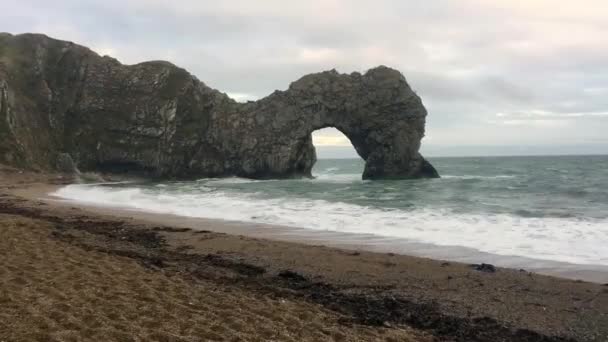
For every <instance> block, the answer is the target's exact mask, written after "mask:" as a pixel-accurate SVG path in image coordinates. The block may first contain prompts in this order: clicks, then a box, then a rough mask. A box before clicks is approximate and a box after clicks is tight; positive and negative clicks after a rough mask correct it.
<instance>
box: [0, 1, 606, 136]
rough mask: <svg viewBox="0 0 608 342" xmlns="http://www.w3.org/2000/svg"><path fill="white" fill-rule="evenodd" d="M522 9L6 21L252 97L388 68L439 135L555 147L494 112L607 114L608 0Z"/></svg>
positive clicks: (16, 13) (118, 11)
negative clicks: (179, 70) (323, 75)
mask: <svg viewBox="0 0 608 342" xmlns="http://www.w3.org/2000/svg"><path fill="white" fill-rule="evenodd" d="M512 4H513V3H512V2H511V1H506V0H495V1H492V2H487V1H481V0H459V1H448V0H439V1H433V2H419V1H416V2H413V1H407V2H405V1H398V0H374V1H365V0H354V1H345V0H330V1H326V0H310V1H306V2H284V1H279V0H268V1H264V2H252V1H246V0H240V1H238V0H237V1H229V2H228V1H227V2H223V1H195V0H182V1H179V0H174V1H171V2H167V1H161V0H106V1H83V0H79V1H77V0H63V1H54V2H48V1H42V0H21V1H19V2H15V3H13V4H11V5H10V9H9V10H5V11H3V12H2V14H0V20H2V23H3V29H5V30H7V31H10V32H13V33H19V32H26V31H44V33H47V34H49V35H51V36H55V37H57V38H61V39H67V40H73V41H75V42H77V43H81V44H84V45H89V46H91V47H92V48H93V49H96V50H97V51H98V52H102V53H111V54H113V55H115V56H116V57H118V58H119V59H120V60H121V61H122V62H125V63H137V62H140V61H143V60H148V59H169V60H170V61H172V62H174V63H176V64H178V65H180V66H182V67H185V68H186V69H188V70H189V71H191V72H192V73H193V74H195V75H196V76H197V77H198V78H200V79H201V80H202V81H204V82H206V83H207V84H209V85H210V86H213V87H215V88H218V89H220V90H222V91H225V92H230V93H239V94H246V95H252V96H255V97H262V96H265V95H268V94H270V93H271V92H272V91H273V90H275V89H285V88H287V86H288V85H289V83H290V82H292V81H294V80H296V79H297V78H299V77H301V76H302V75H304V74H306V73H310V72H317V71H321V70H328V69H332V68H336V69H338V70H339V71H341V72H351V71H365V70H366V69H368V68H370V67H373V66H376V65H378V64H386V65H389V66H392V67H395V68H398V69H400V70H401V71H403V72H404V74H405V76H406V77H407V79H408V81H409V82H410V84H411V86H412V87H413V88H414V89H415V90H416V91H417V92H418V93H419V94H420V95H421V96H422V98H423V101H424V103H425V104H426V105H427V107H428V109H429V112H430V116H429V118H428V127H427V133H428V135H429V137H431V139H429V142H430V140H432V139H435V141H440V142H441V143H442V144H448V145H449V144H452V145H458V144H463V143H467V144H471V143H477V144H490V145H492V144H498V143H501V144H518V143H520V141H521V140H522V139H523V140H526V139H528V140H530V141H533V142H536V143H557V142H559V141H560V139H563V136H560V135H559V134H553V133H552V132H549V131H548V130H547V129H546V127H542V125H536V126H534V125H531V126H530V127H528V128H526V129H525V130H523V131H522V129H521V127H518V129H519V131H515V130H513V128H512V127H509V128H507V129H505V127H503V126H504V125H502V126H501V124H500V123H499V122H496V114H497V113H518V112H525V111H530V110H536V111H547V112H551V113H555V115H556V116H557V115H560V114H567V113H599V112H606V111H608V99H607V97H606V94H605V93H602V92H601V91H589V90H588V89H603V88H604V89H605V88H607V87H608V84H607V83H608V81H607V80H608V46H607V45H606V44H603V39H602V38H603V37H606V36H608V25H607V24H606V21H605V20H603V18H605V17H607V16H608V6H606V5H605V2H604V1H599V0H589V3H587V6H586V7H581V6H577V5H576V4H563V6H566V7H567V8H564V9H563V10H562V11H559V13H558V11H553V9H554V8H553V6H552V3H551V2H550V1H546V0H543V1H538V2H536V1H535V2H526V3H525V4H522V5H521V6H515V5H512ZM539 6H544V7H539ZM594 6H595V7H594ZM556 120H557V119H556ZM578 120H582V121H584V123H581V122H579V121H577V119H576V118H575V117H570V118H569V120H567V121H564V124H565V125H566V126H564V128H563V129H567V130H568V131H571V132H573V133H572V136H576V139H574V140H581V139H582V137H583V136H587V138H588V139H599V138H601V137H602V136H603V134H604V133H603V132H600V131H599V130H598V129H596V128H595V127H603V128H605V127H606V126H608V118H606V117H605V116H600V115H596V116H593V115H585V118H584V119H581V118H580V117H579V118H578ZM505 132H509V134H505ZM518 132H520V133H518ZM471 139H473V141H471ZM475 139H476V140H475Z"/></svg>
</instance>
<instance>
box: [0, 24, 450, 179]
mask: <svg viewBox="0 0 608 342" xmlns="http://www.w3.org/2000/svg"><path fill="white" fill-rule="evenodd" d="M426 115H427V112H426V110H425V108H424V106H423V105H422V102H421V100H420V98H419V97H418V96H417V95H416V94H415V93H414V92H413V91H412V90H411V88H410V87H409V85H408V84H407V82H406V80H405V78H404V77H403V75H401V73H399V72H398V71H396V70H393V69H390V68H387V67H378V68H374V69H371V70H369V71H368V72H366V73H365V74H360V73H352V74H348V75H347V74H339V73H338V72H336V71H335V70H332V71H326V72H321V73H317V74H311V75H307V76H304V77H302V78H301V79H299V80H297V81H296V82H294V83H292V84H291V85H290V86H289V88H288V89H287V90H285V91H275V92H274V93H273V94H271V95H269V96H267V97H265V98H263V99H260V100H259V101H255V102H248V103H237V102H236V101H234V100H232V99H231V98H230V97H228V96H227V95H226V94H223V93H221V92H219V91H217V90H215V89H212V88H210V87H208V86H207V85H205V84H204V83H203V82H201V81H199V80H198V79H197V78H196V77H194V76H193V75H191V74H190V73H188V72H187V71H186V70H184V69H182V68H179V67H177V66H175V65H173V64H171V63H169V62H164V61H153V62H144V63H139V64H135V65H123V64H121V63H120V62H118V61H117V60H116V59H113V58H111V57H108V56H103V57H101V56H99V55H97V54H96V53H95V52H93V51H91V50H90V49H88V48H86V47H83V46H80V45H77V44H74V43H72V42H67V41H61V40H56V39H52V38H49V37H47V36H45V35H40V34H22V35H16V36H13V35H11V34H6V33H0V163H6V164H11V165H17V166H21V167H28V168H34V169H54V168H56V165H58V163H57V162H56V161H57V160H58V158H66V157H70V158H72V160H73V161H74V162H75V164H76V165H77V167H78V168H79V169H80V170H82V171H96V170H103V171H106V172H122V171H129V172H138V173H142V174H143V175H149V176H154V177H162V178H182V179H183V178H201V177H219V176H234V175H236V176H243V177H252V178H285V177H299V176H310V172H311V169H312V167H313V165H314V163H315V161H316V154H315V149H314V146H313V144H312V137H311V133H312V132H313V131H314V130H317V129H321V128H325V127H335V128H337V129H338V130H340V131H341V132H342V133H344V134H345V135H346V136H347V137H348V138H349V139H350V140H351V142H352V144H353V146H354V147H355V149H356V150H357V153H358V154H359V155H360V156H361V157H362V158H363V159H364V160H365V170H364V172H363V178H367V179H379V178H418V177H437V176H438V175H437V172H436V171H435V169H434V168H433V167H432V166H431V165H430V164H429V163H428V162H427V161H426V160H425V159H424V158H423V157H422V156H421V155H420V153H419V152H418V150H419V148H420V141H421V139H422V138H423V136H424V125H425V118H426Z"/></svg>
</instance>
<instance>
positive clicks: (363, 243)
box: [16, 186, 608, 284]
mask: <svg viewBox="0 0 608 342" xmlns="http://www.w3.org/2000/svg"><path fill="white" fill-rule="evenodd" d="M59 188H60V186H56V187H48V186H41V187H39V188H36V187H33V188H28V189H27V190H24V191H18V192H16V193H17V194H19V195H21V196H23V197H25V198H27V199H30V200H34V201H36V200H41V201H44V202H46V203H48V204H52V205H56V206H60V207H73V206H77V207H80V208H82V209H85V210H86V211H88V212H91V213H95V214H102V215H109V216H117V217H121V218H124V219H136V220H140V221H142V222H148V223H162V224H164V225H168V226H176V227H181V228H191V229H195V230H196V229H197V227H200V226H203V227H204V228H203V229H206V230H211V231H214V232H217V233H227V234H232V235H243V236H247V237H254V238H262V239H269V240H275V241H285V242H295V243H302V244H307V245H324V246H327V247H332V248H340V249H347V250H361V251H368V252H376V253H394V254H399V255H404V256H412V257H419V258H428V259H433V260H440V261H450V262H459V263H465V264H475V263H488V264H493V265H495V266H498V267H503V268H510V269H515V270H520V269H524V270H526V271H530V272H534V273H538V274H543V275H548V276H555V277H560V278H566V279H572V280H583V281H589V282H594V283H598V284H605V283H608V265H595V264H575V263H568V262H561V261H554V260H545V259H536V258H529V257H523V256H516V255H501V254H493V253H487V252H482V251H479V250H476V249H473V248H468V247H462V246H446V245H435V244H431V243H422V242H413V241H409V240H407V239H404V238H395V237H386V236H380V235H374V234H355V233H345V232H335V231H325V230H312V229H307V228H299V227H290V226H281V225H273V224H266V223H256V222H246V221H230V220H222V219H209V218H201V217H188V216H179V215H175V214H164V213H155V212H151V211H145V210H139V209H123V208H119V207H110V206H99V205H93V204H88V203H86V202H78V201H72V200H66V199H63V198H61V197H55V196H52V192H54V191H55V190H56V189H59Z"/></svg>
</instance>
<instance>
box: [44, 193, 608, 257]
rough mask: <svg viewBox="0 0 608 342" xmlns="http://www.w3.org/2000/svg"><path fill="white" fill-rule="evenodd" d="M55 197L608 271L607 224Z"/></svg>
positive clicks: (442, 212)
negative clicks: (465, 249) (464, 249)
mask: <svg viewBox="0 0 608 342" xmlns="http://www.w3.org/2000/svg"><path fill="white" fill-rule="evenodd" d="M54 195H55V196H58V197H61V198H64V199H68V200H74V201H79V202H84V203H88V204H93V205H101V206H114V207H121V208H130V209H135V210H142V211H148V212H155V213H167V214H175V215H180V216H188V217H203V218H214V219H227V220H238V221H249V222H258V223H269V224H275V225H284V226H293V227H301V228H308V229H313V230H326V231H338V232H344V233H355V234H375V235H379V236H386V237H395V238H404V239H409V240H411V241H416V242H424V243H431V244H435V245H445V246H463V247H469V248H474V249H477V250H480V251H483V252H488V253H494V254H500V255H516V256H523V257H530V258H536V259H545V260H554V261H563V262H570V263H578V264H598V265H608V248H606V246H607V245H608V220H605V219H604V220H599V219H576V218H525V217H519V216H512V215H490V214H487V215H482V214H458V213H454V212H452V211H451V210H449V209H442V208H434V209H433V208H424V209H414V210H411V211H407V210H397V209H379V208H372V207H365V206H360V205H355V204H348V203H342V202H329V201H324V200H312V199H297V198H295V199H294V198H277V199H264V198H262V197H259V196H257V195H256V194H234V193H226V192H222V191H214V192H200V193H194V194H193V193H188V194H182V193H178V192H168V191H166V190H165V189H164V188H160V189H159V188H157V189H156V190H143V189H140V188H135V187H134V188H109V187H100V186H87V185H69V186H66V187H63V188H61V189H59V190H58V191H57V192H55V193H54Z"/></svg>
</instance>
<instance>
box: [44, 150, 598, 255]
mask: <svg viewBox="0 0 608 342" xmlns="http://www.w3.org/2000/svg"><path fill="white" fill-rule="evenodd" d="M429 160H430V161H431V163H432V164H433V165H434V166H435V167H436V168H437V170H438V171H439V173H440V174H441V178H439V179H417V180H386V181H377V180H375V181H368V180H362V179H361V173H362V171H363V166H364V163H363V161H362V160H361V159H321V160H319V161H318V162H317V164H316V165H315V167H314V170H313V175H314V178H313V179H287V180H252V179H244V178H216V179H208V178H205V179H199V180H196V181H187V182H182V181H179V182H178V181H172V182H161V183H105V184H74V185H69V186H66V187H63V188H61V189H59V190H57V191H56V192H55V193H54V194H53V195H54V196H56V197H59V198H62V199H64V200H69V201H78V202H81V203H85V204H89V205H99V206H111V207H120V208H126V209H133V210H140V211H146V212H153V213H162V214H173V215H178V216H185V217H197V218H208V219H221V220H231V221H242V222H254V223H256V224H268V225H274V226H283V227H297V228H299V229H305V230H307V231H309V232H310V233H311V234H312V235H314V234H315V233H320V232H336V233H342V234H352V235H361V236H376V237H383V238H386V239H388V240H391V239H394V241H405V242H411V243H422V244H427V245H432V246H446V247H464V248H467V249H470V250H474V251H479V252H480V253H489V254H493V255H502V256H515V257H524V258H531V259H534V260H551V261H557V262H563V263H570V264H581V265H603V266H608V156H529V157H528V156H526V157H458V158H453V157H450V158H429Z"/></svg>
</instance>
